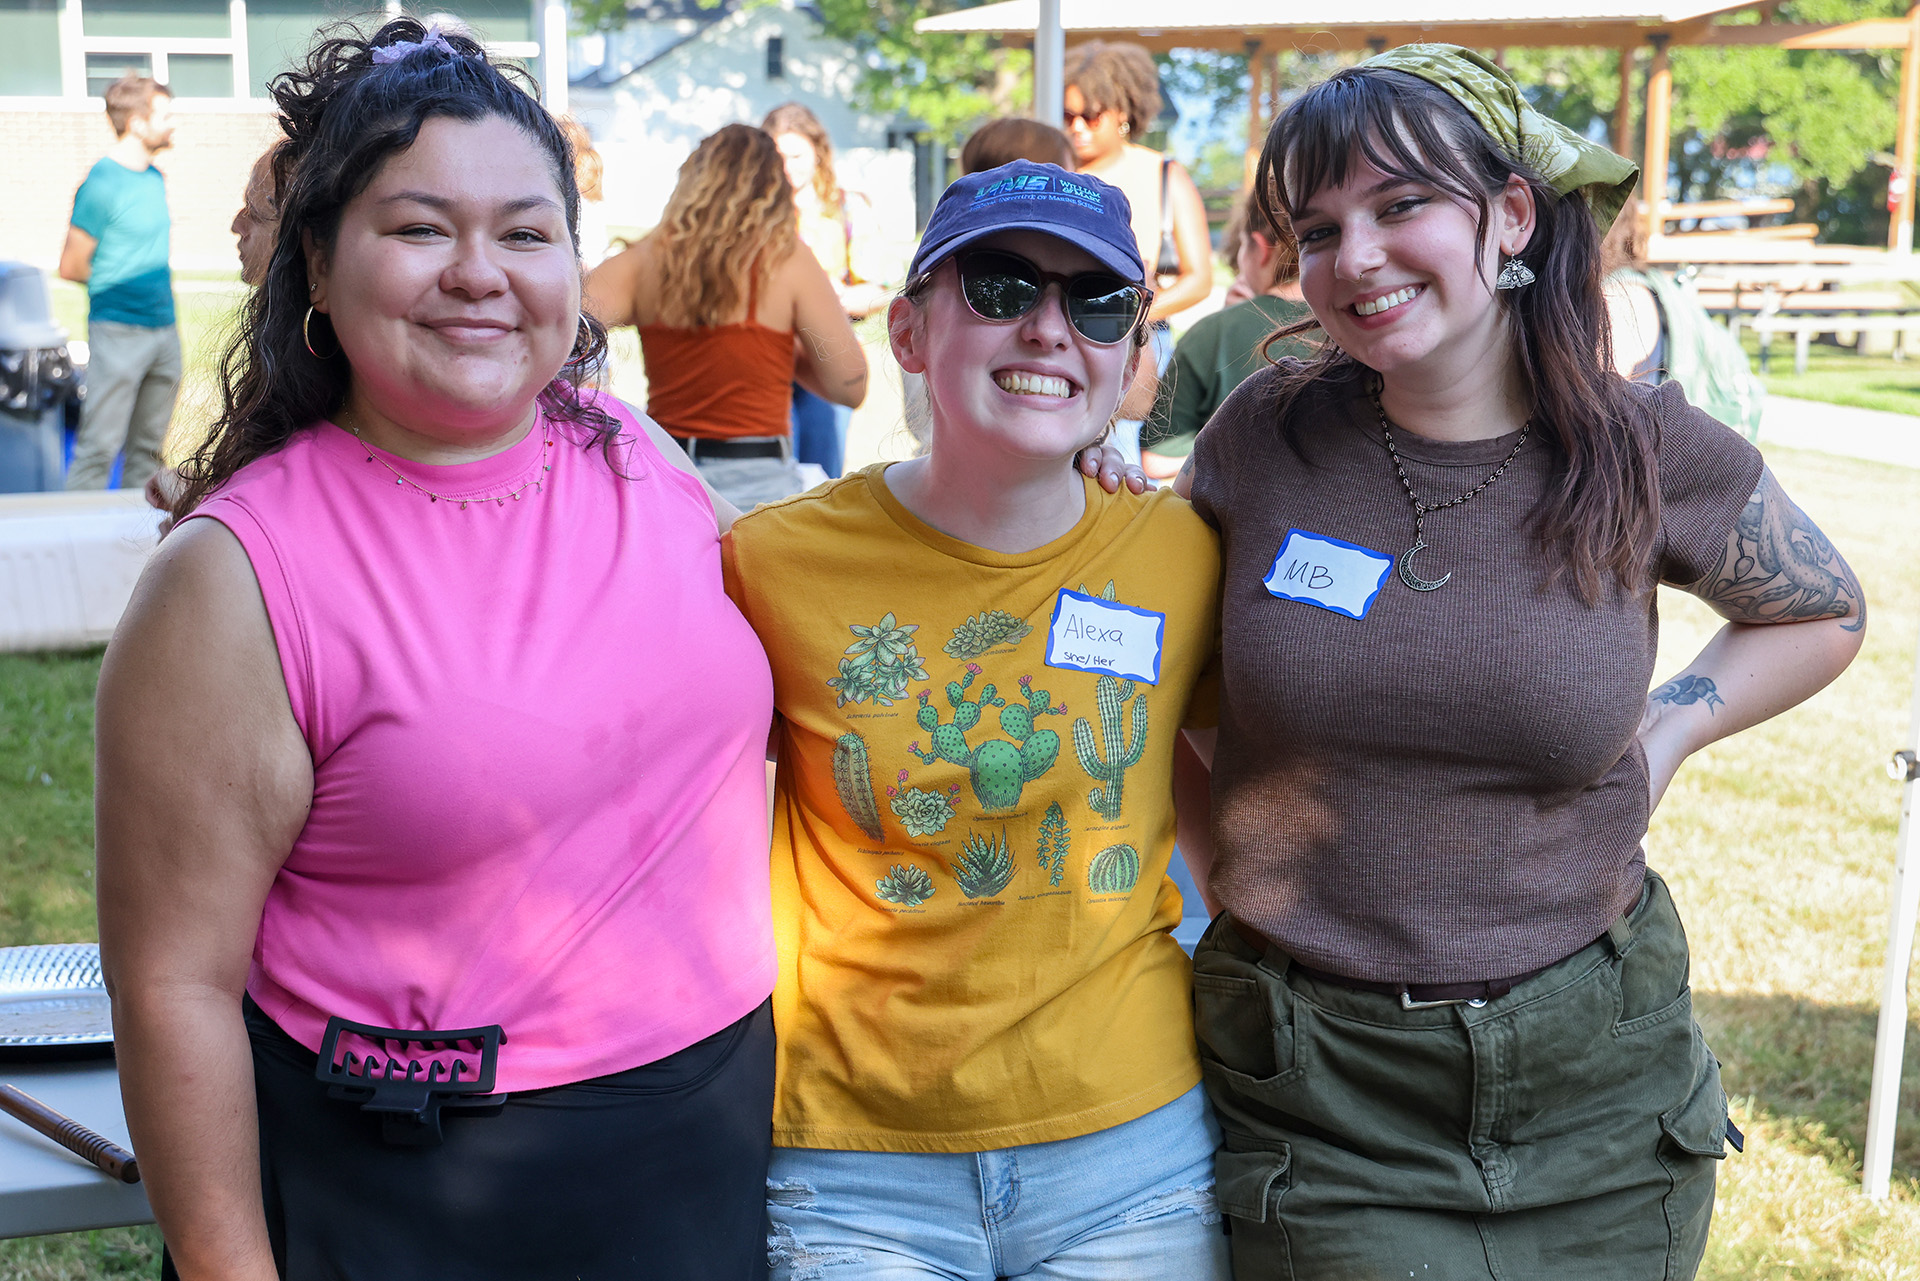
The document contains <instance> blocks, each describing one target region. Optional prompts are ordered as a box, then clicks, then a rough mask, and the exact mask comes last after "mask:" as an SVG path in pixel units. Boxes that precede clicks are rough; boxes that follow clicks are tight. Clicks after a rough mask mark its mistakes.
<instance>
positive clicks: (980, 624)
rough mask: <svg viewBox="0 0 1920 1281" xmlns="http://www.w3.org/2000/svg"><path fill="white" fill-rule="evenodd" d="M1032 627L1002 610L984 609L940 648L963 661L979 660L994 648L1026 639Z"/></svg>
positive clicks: (954, 631) (954, 630) (959, 627)
mask: <svg viewBox="0 0 1920 1281" xmlns="http://www.w3.org/2000/svg"><path fill="white" fill-rule="evenodd" d="M1032 632H1033V627H1032V626H1031V625H1030V624H1029V623H1027V622H1025V621H1024V620H1022V619H1018V618H1015V617H1014V616H1013V615H1012V614H1009V613H1008V612H1007V611H1006V610H1004V609H984V610H981V611H980V612H979V613H978V614H975V615H974V616H973V617H972V618H969V619H968V620H967V621H966V622H964V623H962V624H960V626H958V627H956V628H954V629H953V639H952V640H950V641H948V642H947V643H946V644H945V645H944V646H942V647H941V648H943V649H945V650H946V652H947V653H948V654H950V655H951V656H953V657H954V658H957V659H960V660H961V661H962V662H964V661H966V660H967V659H969V658H978V657H980V655H982V654H984V653H986V652H987V651H988V650H990V649H992V648H993V647H994V646H995V645H1012V644H1017V643H1018V642H1020V641H1023V640H1025V639H1026V638H1027V637H1028V636H1029V635H1031V634H1032Z"/></svg>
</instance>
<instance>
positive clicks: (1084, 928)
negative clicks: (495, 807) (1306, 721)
mask: <svg viewBox="0 0 1920 1281" xmlns="http://www.w3.org/2000/svg"><path fill="white" fill-rule="evenodd" d="M1145 276H1146V273H1145V270H1144V268H1143V265H1142V263H1141V259H1140V252H1139V247H1138V244H1137V243H1136V241H1135V238H1134V236H1133V233H1132V230H1131V227H1130V226H1129V209H1128V205H1127V198H1126V196H1125V195H1124V194H1123V193H1122V192H1120V191H1119V190H1118V189H1117V188H1115V187H1112V186H1109V185H1108V184H1106V183H1104V182H1101V181H1100V180H1098V179H1094V178H1088V177H1086V176H1084V175H1075V174H1072V173H1069V172H1068V171H1066V170H1064V169H1062V168H1060V167H1058V166H1056V165H1049V164H1036V163H1033V162H1031V161H1016V162H1013V163H1010V164H1007V165H1003V166H1001V167H999V168H996V169H992V170H989V171H987V172H984V173H980V174H973V175H969V176H967V177H963V178H961V179H960V180H959V181H957V182H956V183H954V184H953V185H952V186H951V187H950V188H948V190H947V191H946V193H945V194H944V195H943V196H942V197H941V199H940V202H939V204H938V206H937V207H936V208H935V210H934V213H933V216H932V219H931V220H930V222H929V224H928V227H927V231H926V236H925V238H924V240H923V241H922V243H921V246H920V250H919V252H918V253H917V254H916V256H915V258H914V261H913V264H912V267H911V271H910V277H909V280H908V283H907V286H906V288H905V290H904V292H903V293H902V294H901V295H900V296H899V297H897V298H895V299H894V300H893V302H892V304H891V306H890V307H889V309H888V313H887V320H888V329H889V335H890V338H891V342H892V347H893V352H894V355H895V356H896V358H897V359H898V360H899V362H900V365H901V367H902V368H903V369H905V370H908V371H910V372H913V373H919V374H923V375H924V376H925V380H926V388H927V402H928V407H929V411H930V415H931V420H932V436H931V448H930V450H929V452H928V453H927V454H926V455H925V456H923V457H919V458H915V459H912V460H909V461H906V462H898V463H892V464H885V463H882V464H876V465H874V466H872V467H869V468H867V469H866V470H864V471H860V472H857V473H854V474H852V475H850V476H847V477H846V478H844V479H842V480H840V481H838V482H836V483H834V484H831V485H828V486H824V487H822V488H820V489H817V490H814V491H813V492H811V493H809V494H806V495H804V496H801V497H798V498H794V499H790V500H788V501H786V502H783V503H777V504H773V505H770V506H767V507H763V508H761V509H759V510H758V511H756V512H754V513H752V514H750V515H747V516H745V517H743V518H742V519H741V520H739V521H738V522H737V523H736V524H735V525H734V526H733V528H732V530H731V532H730V533H729V535H728V536H727V538H726V539H725V540H724V541H723V543H722V568H723V572H724V573H725V575H726V581H727V586H728V590H729V592H731V593H732V595H733V597H734V599H735V601H736V602H737V603H738V604H739V605H740V608H741V611H742V613H744V614H745V615H746V617H747V620H748V622H750V623H751V624H752V625H753V627H754V630H755V631H756V632H757V633H758V634H759V636H760V638H761V640H762V642H763V643H764V644H765V646H766V648H767V650H768V654H769V657H770V659H771V661H772V665H773V673H774V705H775V709H776V711H777V713H778V717H777V722H778V724H777V730H776V733H775V735H774V739H773V742H774V745H775V748H776V754H777V757H778V760H779V768H778V771H777V776H776V781H775V795H774V812H775V820H774V840H773V879H774V926H775V934H776V939H777V948H778V951H779V954H780V962H781V964H780V979H779V985H778V990H777V993H776V996H775V1023H776V1027H777V1029H778V1032H779V1044H778V1050H777V1053H778V1055H779V1061H778V1069H777V1082H778V1084H777V1087H776V1099H775V1105H774V1144H775V1153H774V1160H773V1165H772V1167H771V1169H770V1171H769V1173H768V1179H767V1187H768V1193H767V1199H768V1214H769V1242H768V1250H769V1257H770V1260H771V1262H772V1265H773V1276H774V1278H775V1281H792V1279H794V1278H799V1277H804V1276H812V1275H815V1272H814V1269H817V1268H819V1267H822V1266H827V1265H832V1266H833V1267H835V1268H844V1269H846V1275H848V1276H859V1277H879V1276H885V1277H889V1278H896V1277H897V1278H910V1277H921V1276H924V1277H942V1278H969V1279H973V1278H978V1279H979V1281H995V1278H1002V1277H1005V1278H1015V1277H1024V1278H1041V1277H1114V1278H1135V1277H1149V1276H1150V1277H1154V1278H1156V1281H1215V1279H1224V1278H1226V1277H1228V1276H1229V1275H1230V1273H1229V1271H1228V1263H1227V1241H1226V1238H1225V1236H1224V1235H1223V1234H1222V1230H1221V1226H1220V1222H1221V1221H1220V1211H1219V1207H1218V1204H1217V1202H1216V1200H1215V1197H1214V1194H1213V1166H1212V1160H1213V1154H1214V1151H1215V1148H1216V1147H1217V1145H1218V1140H1219V1130H1218V1128H1217V1127H1216V1125H1215V1124H1214V1121H1213V1118H1212V1116H1211V1115H1210V1113H1209V1112H1208V1110H1207V1104H1206V1101H1205V1097H1204V1095H1203V1093H1202V1092H1201V1090H1200V1089H1199V1088H1198V1087H1199V1082H1200V1066H1199V1060H1198V1058H1197V1055H1196V1050H1195V1046H1194V1038H1193V1030H1192V1015H1191V1009H1190V1002H1189V983H1190V978H1189V965H1188V961H1187V957H1186V954H1185V953H1184V952H1183V951H1182V950H1181V948H1180V946H1179V944H1178V943H1176V942H1175V941H1174V939H1173V937H1172V934H1171V931H1172V929H1173V927H1174V926H1175V925H1176V924H1177V923H1178V922H1179V920H1180V918H1181V905H1180V896H1179V891H1178V890H1176V889H1175V888H1174V886H1173V884H1172V882H1171V881H1170V880H1169V879H1168V877H1167V874H1166V873H1167V863H1168V860H1169V858H1170V856H1171V855H1172V852H1173V846H1174V812H1173V804H1172V775H1173V771H1174V762H1175V757H1176V748H1177V746H1178V745H1179V740H1180V738H1181V731H1182V728H1183V726H1195V727H1201V726H1207V725H1211V724H1212V723H1213V705H1214V690H1215V689H1216V687H1217V675H1216V673H1215V672H1214V671H1213V668H1212V662H1213V655H1214V650H1215V641H1216V637H1215V632H1216V622H1215V620H1216V618H1217V617H1218V610H1219V588H1218V583H1219V561H1218V549H1217V544H1216V541H1215V538H1214V535H1213V534H1212V532H1211V531H1210V530H1209V529H1208V528H1207V526H1206V525H1205V524H1204V522H1202V521H1201V520H1199V518H1198V517H1197V516H1196V515H1195V514H1194V512H1193V511H1192V509H1191V508H1190V507H1189V506H1188V505H1187V504H1186V503H1185V502H1184V501H1182V500H1180V499H1179V498H1177V497H1176V496H1174V495H1173V494H1171V493H1168V492H1164V491H1162V492H1157V493H1145V494H1136V493H1133V492H1132V491H1131V488H1130V486H1122V487H1121V490H1120V492H1118V493H1116V494H1107V493H1105V492H1103V490H1102V488H1101V487H1100V486H1099V485H1098V484H1095V483H1093V482H1092V481H1091V480H1090V479H1088V478H1085V477H1083V476H1082V475H1081V474H1080V473H1079V472H1078V471H1077V470H1076V469H1075V466H1074V458H1075V455H1076V454H1077V453H1078V452H1079V451H1080V450H1082V449H1083V448H1085V447H1086V446H1088V445H1089V444H1091V443H1093V442H1096V441H1099V440H1102V439H1104V438H1105V436H1106V435H1107V433H1108V431H1109V430H1110V428H1111V425H1112V422H1113V418H1114V414H1115V411H1116V409H1117V408H1118V406H1119V403H1120V399H1121V396H1122V394H1123V393H1124V392H1125V390H1126V388H1127V385H1128V383H1129V382H1130V381H1131V379H1132V378H1133V377H1134V374H1135V372H1136V370H1137V369H1138V367H1139V364H1140V359H1141V352H1142V348H1143V347H1144V345H1145V339H1146V330H1145V319H1146V315H1147V310H1148V307H1149V305H1150V302H1151V297H1152V295H1151V292H1150V291H1149V290H1148V289H1147V287H1146V285H1145ZM1170 563H1177V564H1179V565H1180V566H1181V571H1180V572H1175V573H1169V572H1168V565H1169V564H1170ZM1187 817H1188V818H1189V820H1190V819H1191V817H1192V816H1187ZM1200 817H1201V818H1202V819H1204V815H1202V816H1200Z"/></svg>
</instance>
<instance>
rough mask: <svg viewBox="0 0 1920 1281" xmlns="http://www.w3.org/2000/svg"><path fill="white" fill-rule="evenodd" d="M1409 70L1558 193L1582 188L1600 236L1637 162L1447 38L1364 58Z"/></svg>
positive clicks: (1623, 195) (1636, 170)
mask: <svg viewBox="0 0 1920 1281" xmlns="http://www.w3.org/2000/svg"><path fill="white" fill-rule="evenodd" d="M1362 65H1363V66H1367V67H1380V68H1383V69H1384V70H1387V71H1404V72H1406V73H1407V74H1408V75H1410V76H1419V77H1420V78H1421V79H1422V80H1425V81H1427V82H1428V83H1429V84H1433V85H1437V86H1438V87H1439V88H1441V89H1442V90H1444V91H1445V92H1446V93H1447V95H1448V96H1449V97H1451V98H1452V99H1453V100H1454V101H1456V102H1458V103H1459V104H1460V105H1461V106H1463V107H1465V108H1466V109H1467V111H1468V112H1469V113H1471V114H1472V116H1473V118H1474V119H1475V120H1477V121H1479V122H1480V127H1481V128H1482V129H1485V130H1486V131H1487V132H1488V133H1489V134H1491V135H1492V136H1493V140H1494V141H1495V142H1497V143H1499V144H1500V146H1501V147H1502V148H1503V149H1504V150H1505V151H1506V153H1507V154H1508V155H1510V156H1514V157H1516V158H1518V159H1519V160H1520V161H1521V162H1522V163H1524V164H1525V165H1527V167H1528V168H1530V169H1532V170H1533V171H1534V172H1535V173H1537V174H1539V175H1540V176H1541V177H1542V178H1545V179H1546V180H1547V182H1548V183H1549V184H1551V185H1552V187H1553V189H1554V190H1555V191H1557V192H1559V193H1560V194H1561V195H1563V196H1564V195H1568V194H1570V193H1572V192H1575V191H1578V192H1579V193H1580V194H1581V195H1582V196H1584V197H1585V198H1586V201H1587V207H1588V208H1590V209H1592V210H1593V221H1594V223H1595V224H1596V225H1597V226H1598V227H1599V229H1600V232H1601V234H1602V235H1604V234H1606V230H1607V228H1608V227H1611V226H1612V225H1613V220H1614V218H1615V217H1616V216H1618V214H1619V213H1620V208H1621V206H1623V205H1625V204H1626V203H1627V197H1628V196H1629V195H1630V194H1631V193H1632V191H1633V184H1634V180H1635V179H1636V178H1638V177H1639V175H1640V166H1638V165H1636V164H1634V163H1633V161H1631V160H1628V159H1627V158H1626V157H1625V156H1622V155H1618V154H1616V153H1615V152H1613V151H1611V150H1609V149H1608V148H1606V147H1603V146H1601V145H1599V144H1598V143H1594V142H1588V141H1587V140H1586V139H1585V138H1582V137H1581V136H1580V135H1579V134H1577V133H1575V132H1574V131H1573V130H1571V129H1569V128H1567V127H1566V126H1565V125H1563V124H1561V123H1560V122H1559V121H1557V120H1549V119H1547V118H1546V117H1545V116H1543V115H1541V114H1540V113H1539V112H1537V111H1535V110H1534V109H1533V108H1532V107H1530V106H1528V105H1527V100H1526V99H1525V98H1523V97H1522V96H1521V95H1520V88H1519V86H1518V85H1516V84H1514V83H1513V77H1512V76H1509V75H1508V74H1507V73H1506V72H1504V71H1502V70H1501V69H1500V68H1499V67H1496V66H1494V65H1493V63H1491V62H1489V61H1487V59H1485V58H1483V57H1481V56H1480V55H1479V54H1477V53H1475V52H1473V51H1472V50H1471V49H1462V48H1460V47H1459V46H1457V45H1450V44H1409V45H1401V46H1400V47H1399V48H1398V49H1389V50H1387V51H1386V52H1385V53H1382V54H1377V55H1375V56H1374V57H1371V58H1369V59H1367V61H1366V62H1365V63H1363V64H1362Z"/></svg>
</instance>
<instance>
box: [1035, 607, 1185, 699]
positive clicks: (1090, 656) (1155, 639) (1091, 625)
mask: <svg viewBox="0 0 1920 1281" xmlns="http://www.w3.org/2000/svg"><path fill="white" fill-rule="evenodd" d="M1166 631H1167V616H1166V615H1165V614H1160V613H1155V612H1154V611H1153V610H1150V609H1135V608H1134V607H1133V606H1131V605H1122V604H1119V603H1118V602H1115V601H1110V600H1101V599H1099V598H1098V597H1094V596H1088V595H1086V594H1085V593H1082V592H1075V591H1068V590H1067V589H1066V588H1064V587H1063V588H1061V589H1060V595H1059V597H1058V598H1057V599H1055V601H1054V603H1053V622H1052V624H1051V625H1050V626H1049V627H1048V629H1047V666H1048V667H1064V668H1066V669H1067V670H1069V671H1074V672H1094V673H1097V674H1098V675H1101V676H1118V677H1121V678H1123V679H1125V680H1130V681H1145V682H1146V683H1147V684H1149V685H1157V684H1159V683H1160V643H1161V641H1162V639H1164V637H1165V635H1166Z"/></svg>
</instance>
